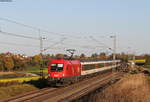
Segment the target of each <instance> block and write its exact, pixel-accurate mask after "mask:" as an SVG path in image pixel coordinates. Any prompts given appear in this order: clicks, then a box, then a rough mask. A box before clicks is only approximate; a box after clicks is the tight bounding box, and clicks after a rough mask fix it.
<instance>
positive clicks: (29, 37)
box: [0, 30, 39, 40]
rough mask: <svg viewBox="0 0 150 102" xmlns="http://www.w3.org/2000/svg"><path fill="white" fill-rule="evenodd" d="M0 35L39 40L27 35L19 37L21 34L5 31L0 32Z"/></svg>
mask: <svg viewBox="0 0 150 102" xmlns="http://www.w3.org/2000/svg"><path fill="white" fill-rule="evenodd" d="M0 34H2V35H10V36H15V37H22V38H28V39H34V40H39V38H36V37H31V36H25V35H19V34H15V33H10V32H4V31H2V30H0Z"/></svg>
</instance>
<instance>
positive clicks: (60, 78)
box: [48, 60, 120, 86]
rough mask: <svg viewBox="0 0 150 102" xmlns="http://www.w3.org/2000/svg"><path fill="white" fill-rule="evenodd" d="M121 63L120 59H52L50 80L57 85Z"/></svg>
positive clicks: (109, 68)
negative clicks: (88, 60) (92, 60)
mask: <svg viewBox="0 0 150 102" xmlns="http://www.w3.org/2000/svg"><path fill="white" fill-rule="evenodd" d="M114 63H116V64H117V65H113V64H114ZM119 63H120V60H115V61H95V62H83V63H81V62H80V61H79V60H52V61H51V62H49V65H48V73H49V78H48V82H49V83H50V85H56V86H59V85H64V84H69V83H73V82H76V81H78V80H80V79H82V78H83V77H85V76H91V75H92V74H95V73H96V74H97V73H99V72H102V71H106V70H111V69H112V68H116V67H117V66H119V65H120V64H119ZM108 64H109V66H108Z"/></svg>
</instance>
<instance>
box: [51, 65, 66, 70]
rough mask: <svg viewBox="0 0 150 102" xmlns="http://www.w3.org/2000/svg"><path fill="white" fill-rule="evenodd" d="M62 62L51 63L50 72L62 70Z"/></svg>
mask: <svg viewBox="0 0 150 102" xmlns="http://www.w3.org/2000/svg"><path fill="white" fill-rule="evenodd" d="M63 66H64V65H63V64H51V72H62V71H63Z"/></svg>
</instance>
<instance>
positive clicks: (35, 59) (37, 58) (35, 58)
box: [33, 55, 42, 65]
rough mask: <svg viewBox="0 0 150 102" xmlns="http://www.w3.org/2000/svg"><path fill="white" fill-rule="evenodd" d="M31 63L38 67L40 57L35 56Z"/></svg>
mask: <svg viewBox="0 0 150 102" xmlns="http://www.w3.org/2000/svg"><path fill="white" fill-rule="evenodd" d="M33 61H34V63H35V65H40V62H41V61H42V57H41V55H35V56H34V57H33Z"/></svg>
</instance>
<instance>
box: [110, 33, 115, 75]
mask: <svg viewBox="0 0 150 102" xmlns="http://www.w3.org/2000/svg"><path fill="white" fill-rule="evenodd" d="M110 38H113V62H114V66H115V68H116V62H115V60H116V48H117V47H116V44H117V43H116V42H117V39H116V35H114V36H110ZM112 72H113V73H114V68H113V69H112Z"/></svg>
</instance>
